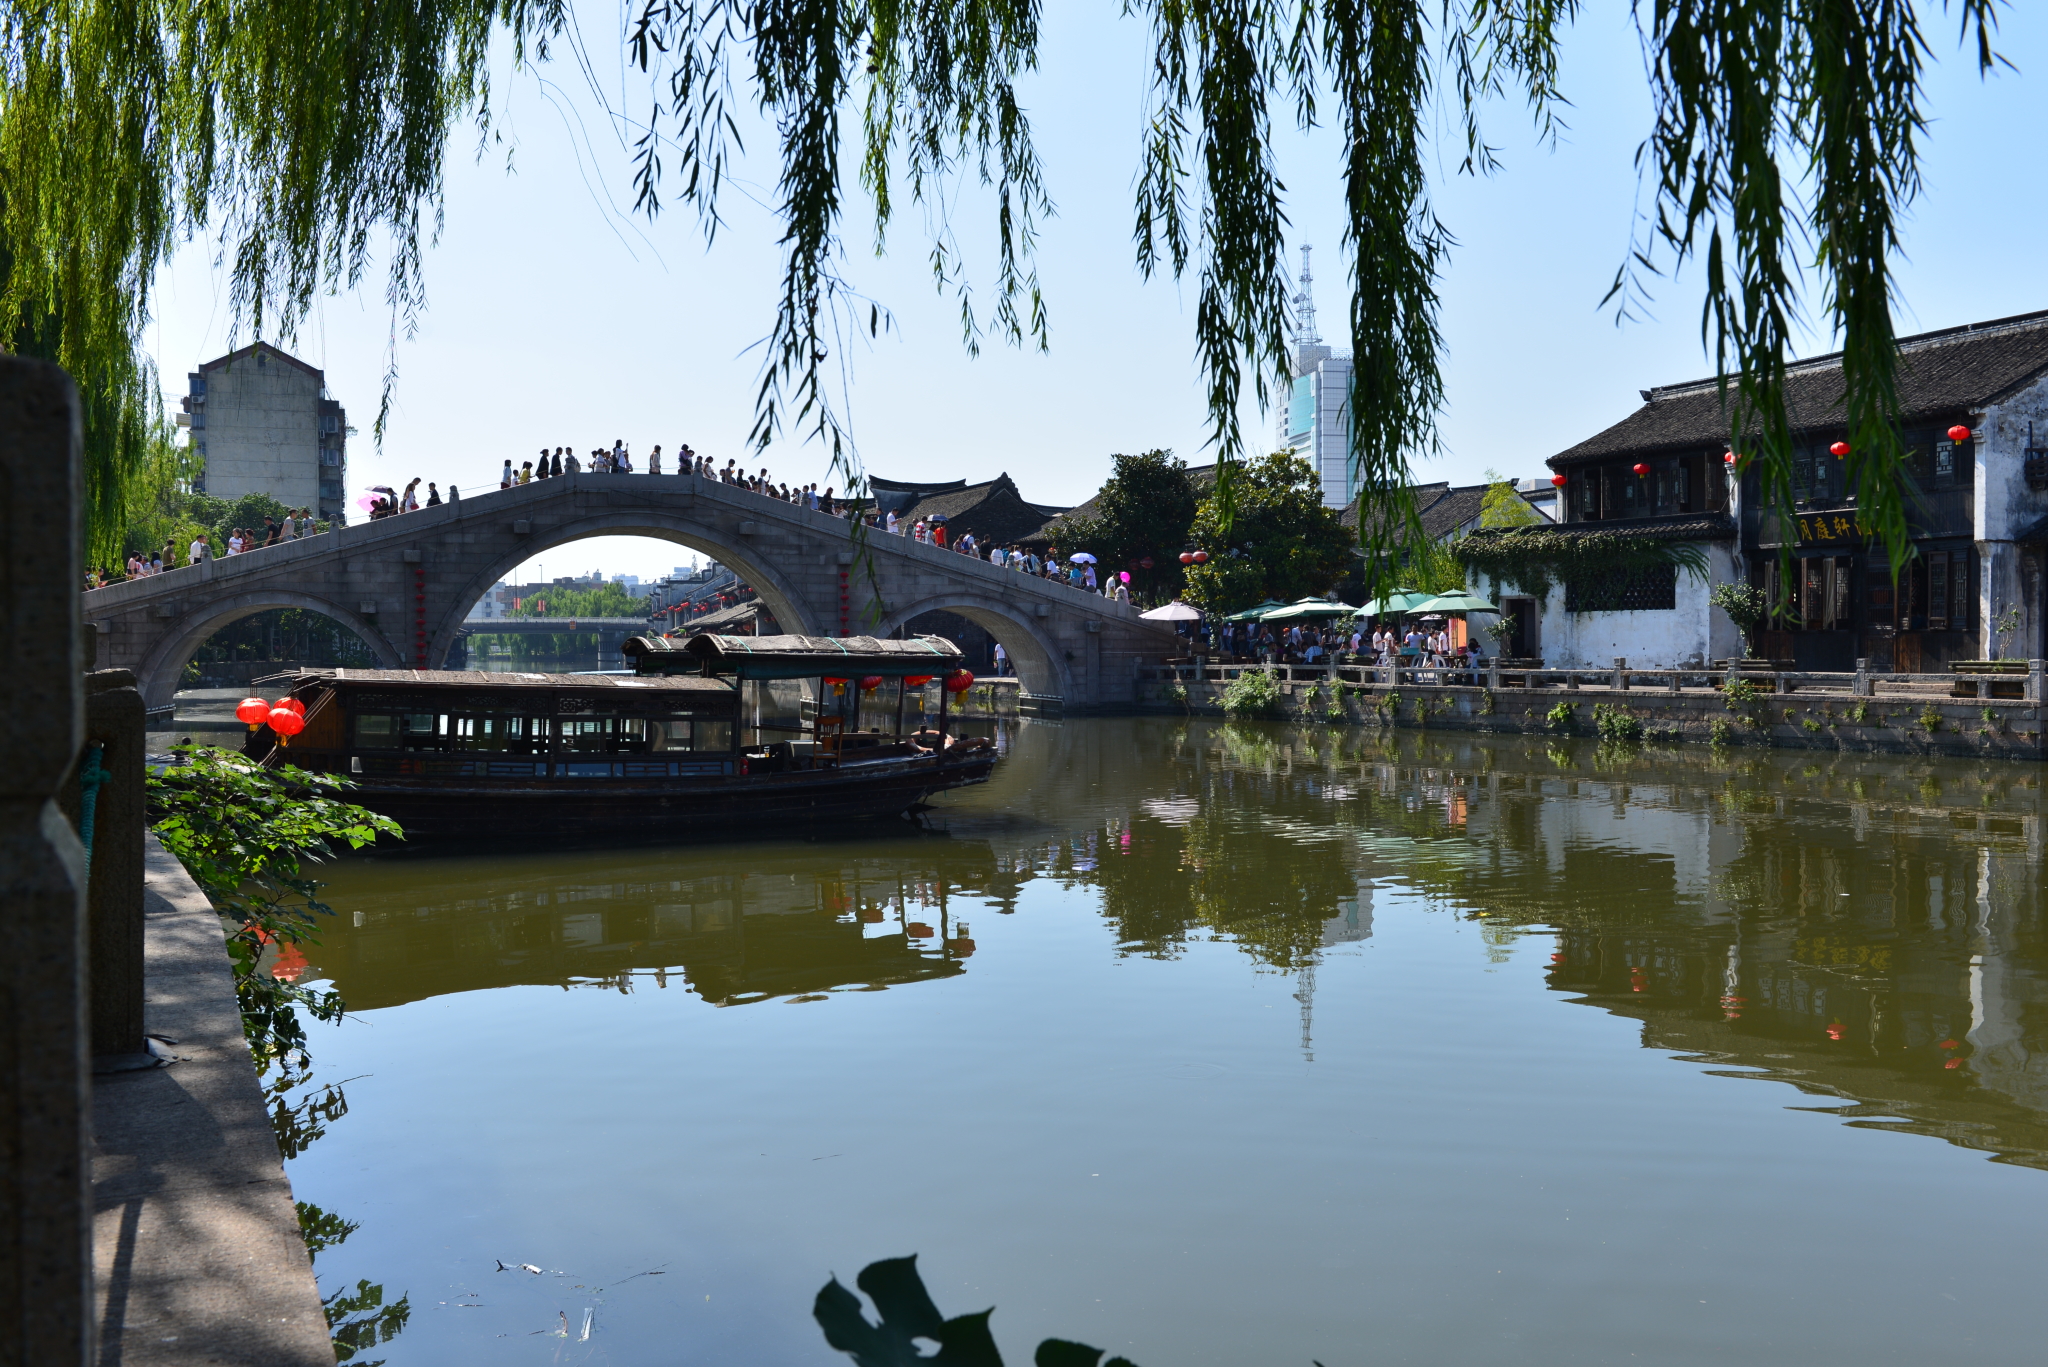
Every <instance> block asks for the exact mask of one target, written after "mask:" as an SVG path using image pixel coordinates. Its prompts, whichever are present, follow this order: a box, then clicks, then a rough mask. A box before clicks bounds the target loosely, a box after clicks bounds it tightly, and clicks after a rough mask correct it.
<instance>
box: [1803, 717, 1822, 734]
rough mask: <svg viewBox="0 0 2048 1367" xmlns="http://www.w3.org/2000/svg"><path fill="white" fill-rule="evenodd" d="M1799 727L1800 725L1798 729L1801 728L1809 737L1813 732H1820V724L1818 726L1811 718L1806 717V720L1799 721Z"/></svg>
mask: <svg viewBox="0 0 2048 1367" xmlns="http://www.w3.org/2000/svg"><path fill="white" fill-rule="evenodd" d="M1799 725H1800V727H1801V728H1802V729H1804V730H1805V731H1806V732H1807V733H1808V734H1809V735H1810V734H1812V733H1814V732H1816V731H1819V730H1821V729H1822V727H1821V724H1820V723H1819V722H1817V721H1815V720H1814V719H1813V718H1812V717H1807V718H1806V719H1804V720H1803V721H1801V722H1800V723H1799Z"/></svg>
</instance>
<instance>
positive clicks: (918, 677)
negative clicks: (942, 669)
mask: <svg viewBox="0 0 2048 1367" xmlns="http://www.w3.org/2000/svg"><path fill="white" fill-rule="evenodd" d="M931 681H932V676H931V675H929V674H912V675H910V676H909V677H908V678H906V679H904V681H903V686H904V687H905V688H923V687H924V686H925V685H926V684H928V683H930V682H931Z"/></svg>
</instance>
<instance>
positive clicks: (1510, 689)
mask: <svg viewBox="0 0 2048 1367" xmlns="http://www.w3.org/2000/svg"><path fill="white" fill-rule="evenodd" d="M1260 668H1261V667H1260V666H1256V665H1251V666H1238V665H1231V666H1216V665H1209V666H1207V667H1206V668H1202V667H1196V666H1183V667H1167V668H1160V669H1153V670H1146V671H1142V672H1141V674H1140V677H1139V681H1138V701H1139V705H1140V707H1141V708H1142V709H1143V710H1145V711H1151V712H1184V713H1188V714H1193V715H1203V716H1222V715H1224V694H1225V692H1226V690H1228V689H1229V688H1230V687H1231V685H1232V683H1233V682H1234V681H1235V680H1236V679H1238V678H1239V677H1240V676H1241V675H1243V674H1245V673H1247V672H1252V671H1257V670H1259V669H1260ZM1271 673H1272V675H1273V687H1272V690H1271V692H1272V702H1271V707H1270V709H1269V710H1268V711H1267V713H1266V714H1265V715H1267V716H1270V717H1273V718H1275V719H1279V720H1285V721H1294V722H1307V723H1314V724H1317V725H1332V726H1342V725H1349V726H1365V727H1380V728H1385V727H1394V726H1400V727H1411V728H1426V729H1430V730H1438V731H1470V732H1492V733H1504V734H1516V733H1520V734H1529V735H1578V736H1592V735H1610V736H1628V735H1631V734H1635V735H1640V736H1641V737H1642V738H1644V739H1652V740H1657V739H1662V740H1671V741H1687V742H1698V743H1701V744H1721V745H1768V746H1778V747H1782V748H1786V749H1803V750H1841V751H1860V752H1866V753H1888V754H1920V755H1927V754H1940V755H1957V756H1968V757H1972V758H1992V759H2020V760H2041V759H2043V758H2048V750H2044V746H2043V742H2042V732H2043V729H2044V728H2043V715H2042V714H2043V704H2042V701H2041V698H2040V679H2041V672H2040V667H2039V665H2038V664H2037V665H2035V667H2034V669H2033V672H2032V673H2031V675H2011V676H1946V675H1943V676H1933V675H1912V676H1901V675H1882V674H1832V675H1823V674H1790V673H1787V674H1776V673H1753V674H1744V675H1740V676H1738V679H1739V686H1738V687H1736V688H1734V689H1732V690H1731V689H1730V688H1729V687H1728V676H1726V675H1724V674H1721V673H1718V672H1716V673H1708V672H1705V671H1691V672H1685V671H1677V672H1674V671H1648V670H1626V669H1625V670H1622V671H1619V672H1617V671H1613V670H1601V671H1576V672H1572V673H1570V674H1566V673H1565V672H1563V671H1554V672H1546V673H1517V672H1514V671H1499V670H1480V671H1447V670H1446V671H1439V670H1409V669H1405V668H1404V669H1401V670H1400V671H1398V674H1397V676H1396V678H1397V681H1392V682H1390V681H1389V680H1388V677H1387V676H1389V675H1395V674H1396V671H1392V670H1376V669H1369V668H1368V669H1359V668H1350V667H1347V668H1339V669H1329V668H1309V667H1304V666H1299V665H1296V666H1286V665H1277V666H1274V667H1273V668H1272V670H1271ZM1617 682H1619V683H1620V684H1622V685H1623V686H1620V687H1617V686H1616V684H1617ZM1977 693H1983V694H2004V693H2019V694H2021V696H2018V697H2003V696H1970V695H1971V694H1977ZM2028 694H2032V695H2033V696H2031V697H2029V696H2026V695H2028Z"/></svg>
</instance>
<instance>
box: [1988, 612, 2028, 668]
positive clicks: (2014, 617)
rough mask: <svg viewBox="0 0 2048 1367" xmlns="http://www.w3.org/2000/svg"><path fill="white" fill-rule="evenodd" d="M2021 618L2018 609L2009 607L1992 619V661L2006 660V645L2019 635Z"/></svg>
mask: <svg viewBox="0 0 2048 1367" xmlns="http://www.w3.org/2000/svg"><path fill="white" fill-rule="evenodd" d="M2020 616H2021V614H2020V610H2019V609H2018V608H2015V607H2009V608H2007V609H2006V610H2005V611H2004V612H2001V613H1999V614H1998V615H1997V616H1996V617H1994V618H1992V619H1991V635H1992V641H1993V645H1992V650H1991V658H1992V659H1994V660H2002V659H2004V658H2005V648H2006V645H2007V644H2008V643H2009V642H2010V641H2011V640H2012V638H2013V637H2015V636H2017V635H2018V634H2019V630H2020Z"/></svg>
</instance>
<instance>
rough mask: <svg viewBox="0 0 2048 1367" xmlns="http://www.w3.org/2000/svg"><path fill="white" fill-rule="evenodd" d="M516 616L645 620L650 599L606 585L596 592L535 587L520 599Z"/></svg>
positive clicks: (621, 587)
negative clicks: (632, 618)
mask: <svg viewBox="0 0 2048 1367" xmlns="http://www.w3.org/2000/svg"><path fill="white" fill-rule="evenodd" d="M510 615H511V616H514V617H645V616H646V615H647V600H646V599H644V598H635V597H634V596H633V595H632V594H631V593H630V592H628V591H627V589H626V586H625V585H624V584H613V583H605V584H600V585H598V586H597V587H596V588H594V589H571V588H564V587H562V586H561V585H559V584H557V585H548V584H536V585H534V586H533V587H532V588H531V589H529V590H527V591H526V592H524V593H522V594H521V595H520V597H519V606H518V607H516V608H514V609H513V610H512V612H511V614H510Z"/></svg>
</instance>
